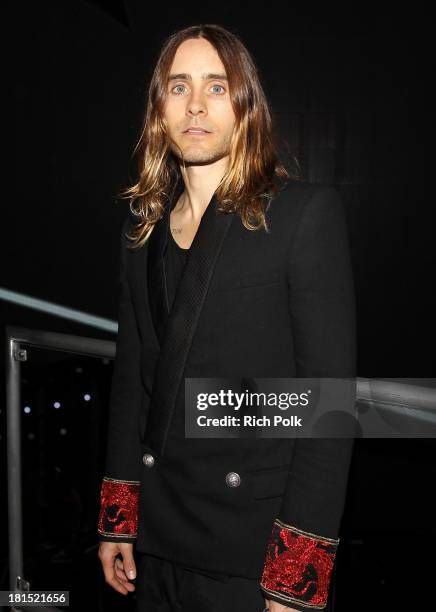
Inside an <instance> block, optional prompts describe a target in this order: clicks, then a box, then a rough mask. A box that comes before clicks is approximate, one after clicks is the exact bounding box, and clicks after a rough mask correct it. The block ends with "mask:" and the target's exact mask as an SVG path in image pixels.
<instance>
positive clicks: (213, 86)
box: [212, 84, 225, 93]
mask: <svg viewBox="0 0 436 612" xmlns="http://www.w3.org/2000/svg"><path fill="white" fill-rule="evenodd" d="M213 87H221V89H222V90H223V91H222V92H218V91H216V92H215V93H224V92H225V89H224V87H223V86H222V85H218V84H217V85H212V88H213Z"/></svg>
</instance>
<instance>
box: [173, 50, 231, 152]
mask: <svg viewBox="0 0 436 612" xmlns="http://www.w3.org/2000/svg"><path fill="white" fill-rule="evenodd" d="M164 120H165V122H166V125H167V130H168V134H169V136H170V138H171V141H172V142H173V143H175V144H176V145H178V147H180V149H181V150H182V152H183V157H184V160H185V162H186V163H191V164H196V163H197V164H200V163H212V162H214V161H217V160H218V159H221V158H222V157H224V156H226V155H228V154H229V149H230V140H231V136H232V133H233V128H234V126H235V115H234V112H233V108H232V105H231V102H230V95H229V87H228V84H227V80H226V72H225V70H224V66H223V64H222V62H221V60H220V58H219V55H218V53H217V52H216V50H215V48H214V47H213V46H212V45H211V44H210V42H209V41H207V40H205V39H204V38H193V39H189V40H185V41H184V42H183V43H182V44H181V45H180V46H179V48H178V49H177V52H176V55H175V57H174V61H173V63H172V66H171V70H170V75H169V81H168V83H167V98H166V103H165V108H164ZM188 128H202V129H203V130H206V132H204V131H203V132H197V133H194V132H187V131H186V130H187V129H188ZM171 148H172V150H173V152H174V153H175V154H176V156H178V157H179V156H180V153H179V151H178V149H177V147H175V146H174V144H173V145H172V147H171Z"/></svg>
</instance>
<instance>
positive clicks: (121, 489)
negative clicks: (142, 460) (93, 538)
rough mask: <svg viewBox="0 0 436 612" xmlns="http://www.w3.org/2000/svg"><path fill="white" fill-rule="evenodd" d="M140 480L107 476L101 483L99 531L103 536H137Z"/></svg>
mask: <svg viewBox="0 0 436 612" xmlns="http://www.w3.org/2000/svg"><path fill="white" fill-rule="evenodd" d="M139 485H140V483H139V481H136V480H116V479H115V478H108V477H107V476H105V477H104V478H103V482H102V485H101V493H100V500H101V503H100V515H99V518H98V533H99V534H101V535H103V536H112V537H117V536H118V537H120V538H121V537H123V538H125V537H126V536H127V537H132V538H136V534H137V527H138V499H139Z"/></svg>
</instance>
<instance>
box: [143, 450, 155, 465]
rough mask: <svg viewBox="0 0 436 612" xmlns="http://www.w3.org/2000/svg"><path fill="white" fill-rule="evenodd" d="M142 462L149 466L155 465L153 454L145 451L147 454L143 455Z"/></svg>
mask: <svg viewBox="0 0 436 612" xmlns="http://www.w3.org/2000/svg"><path fill="white" fill-rule="evenodd" d="M142 463H143V464H144V465H146V466H147V467H153V465H154V457H153V455H150V453H145V455H144V456H143V457H142Z"/></svg>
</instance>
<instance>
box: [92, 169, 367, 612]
mask: <svg viewBox="0 0 436 612" xmlns="http://www.w3.org/2000/svg"><path fill="white" fill-rule="evenodd" d="M182 189H183V184H182V183H181V181H180V180H179V182H178V184H177V185H176V187H175V191H174V193H173V199H172V202H171V203H170V204H169V205H168V207H167V209H166V212H165V215H164V216H163V217H162V219H161V220H160V221H159V222H158V223H157V225H156V226H155V228H154V230H153V232H152V234H151V236H150V239H149V240H148V241H147V243H146V244H145V245H144V247H143V248H141V249H139V251H136V252H134V251H131V250H128V249H127V244H128V241H127V239H126V238H125V236H124V233H125V232H126V231H127V230H128V228H129V225H130V223H131V222H132V217H131V213H129V216H128V218H127V219H126V222H125V224H124V226H123V231H122V238H121V275H120V286H121V294H120V303H119V331H118V339H117V351H116V359H115V365H114V375H113V381H112V388H111V398H110V420H109V435H108V446H107V460H106V470H105V477H104V479H103V483H102V488H101V511H100V517H99V525H98V530H99V534H100V538H101V540H110V541H117V540H118V541H127V542H136V548H137V549H138V550H140V551H144V552H149V553H151V554H154V555H157V556H161V557H163V558H166V559H169V560H172V561H174V562H177V563H180V564H183V565H185V566H188V567H192V568H197V569H198V570H203V571H206V572H212V573H213V572H216V573H221V574H227V575H235V576H244V577H247V578H253V579H259V581H260V583H261V587H262V589H263V591H264V594H265V596H266V597H268V598H270V599H274V600H276V601H279V602H281V603H284V604H285V605H286V604H287V605H289V606H292V607H295V608H297V609H301V610H308V609H321V608H323V607H324V606H325V604H326V600H327V594H328V587H329V581H330V577H331V571H332V568H333V564H334V559H335V553H336V548H337V545H338V542H339V539H338V533H339V526H340V521H341V516H342V512H343V505H344V499H345V492H346V483H347V477H348V469H349V463H350V457H351V451H352V443H353V441H352V440H351V439H302V438H300V439H295V438H294V439H265V438H243V439H198V438H196V439H193V438H185V428H184V427H185V424H184V378H185V377H204V378H206V377H212V378H215V377H233V378H235V377H354V376H355V375H356V372H355V367H356V339H355V304H354V286H353V276H352V269H351V262H350V253H349V244H348V236H347V230H346V222H345V214H344V209H343V204H342V202H341V199H340V196H339V194H338V192H337V191H336V190H335V189H333V188H331V187H324V186H316V185H312V184H307V183H298V182H290V183H288V185H287V187H286V188H285V189H284V190H283V191H281V192H280V193H279V194H278V195H277V196H276V197H275V198H274V199H273V200H272V202H271V205H270V207H269V209H268V211H267V221H268V225H269V229H270V232H269V233H266V232H265V231H264V230H257V231H249V230H247V229H246V228H245V227H244V226H243V225H242V222H241V220H240V218H239V216H238V215H237V214H236V213H235V214H223V213H219V212H218V211H217V200H216V196H215V195H214V196H213V197H212V200H211V202H210V203H209V206H208V207H207V209H206V211H205V213H204V215H203V217H202V219H201V223H200V226H199V228H198V230H197V234H196V236H195V238H194V241H193V243H192V246H191V249H190V253H189V256H188V260H187V263H186V267H185V269H184V272H183V276H182V278H181V281H180V284H179V286H178V289H177V294H176V297H175V300H174V304H173V309H172V310H171V312H170V313H169V312H168V303H167V296H166V283H165V270H164V261H163V252H164V248H165V245H166V240H167V237H168V223H169V211H170V209H171V206H172V205H173V204H174V202H175V201H176V199H177V196H178V195H179V193H180V192H181V191H182ZM231 473H236V477H234V478H233V482H230V481H232V478H230V481H229V476H228V475H229V474H231ZM237 477H239V482H238V478H237ZM235 484H236V485H237V486H231V485H235Z"/></svg>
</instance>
